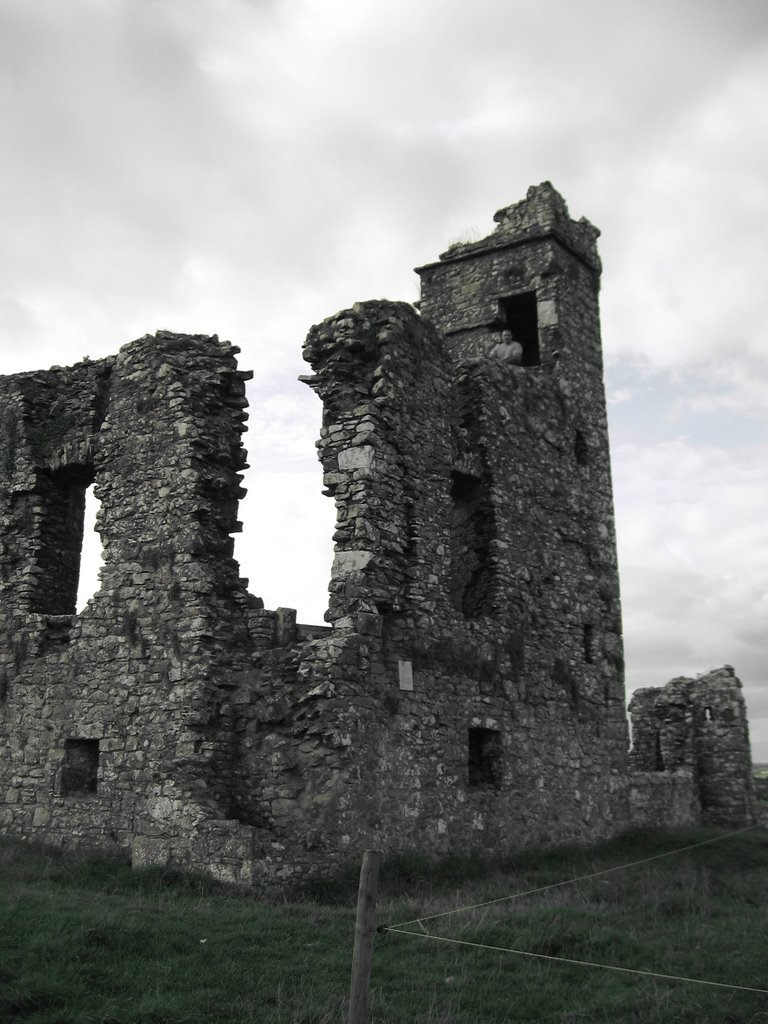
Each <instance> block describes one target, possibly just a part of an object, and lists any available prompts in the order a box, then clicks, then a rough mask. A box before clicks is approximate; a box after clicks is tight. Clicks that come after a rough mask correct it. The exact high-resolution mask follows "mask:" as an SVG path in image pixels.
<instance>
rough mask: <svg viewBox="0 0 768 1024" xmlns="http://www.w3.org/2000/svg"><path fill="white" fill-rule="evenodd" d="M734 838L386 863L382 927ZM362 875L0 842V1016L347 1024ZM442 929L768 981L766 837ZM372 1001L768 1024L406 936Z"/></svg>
mask: <svg viewBox="0 0 768 1024" xmlns="http://www.w3.org/2000/svg"><path fill="white" fill-rule="evenodd" d="M725 835H726V833H725V831H724V830H717V829H700V828H686V829H663V830H662V829H659V830H644V831H641V832H640V831H638V832H634V833H629V834H627V835H625V836H622V837H619V838H618V839H615V840H612V841H610V842H606V843H602V844H599V845H597V846H592V847H576V846H573V847H559V848H555V849H550V850H538V851H525V852H521V853H518V854H514V855H509V856H507V857H503V858H499V859H496V860H493V861H491V860H488V859H481V858H478V857H449V858H443V859H440V860H434V859H430V858H426V857H423V856H419V855H400V856H397V857H389V858H386V859H385V862H384V865H383V869H382V877H381V882H380V893H379V905H378V910H377V923H378V924H384V925H388V924H395V923H398V922H402V921H407V920H410V919H411V918H414V917H420V918H424V917H426V916H428V915H430V914H439V913H443V912H444V911H446V910H452V909H455V908H459V907H463V906H466V905H469V904H476V903H479V902H482V901H484V900H488V899H495V898H498V897H500V896H506V895H508V894H510V893H514V892H519V891H521V890H527V889H530V888H535V887H537V886H540V885H548V884H551V883H553V882H558V881H562V880H565V879H568V878H572V877H574V876H577V875H583V874H587V873H590V872H592V871H596V870H601V869H603V868H606V867H611V866H614V865H620V864H624V863H626V862H628V861H633V860H637V859H640V858H643V857H649V856H653V855H654V854H656V853H660V852H664V851H665V850H670V849H674V848H676V847H679V846H685V845H687V844H689V843H693V842H698V841H701V840H702V839H707V838H712V837H715V836H725ZM356 876H357V865H350V866H349V867H348V868H346V869H345V870H342V871H340V872H339V874H338V875H336V876H335V877H333V878H328V879H324V880H322V881H316V882H313V883H312V884H311V885H308V886H306V887H304V888H303V889H301V890H300V891H297V890H294V891H292V893H291V894H290V896H286V895H281V894H279V893H274V892H273V893H264V892H261V893H259V892H251V891H245V890H237V889H233V888H231V887H227V886H224V885H221V884H218V883H215V882H211V881H209V880H207V879H205V878H202V877H200V876H190V875H184V874H182V873H180V872H177V871H164V870H158V869H153V870H150V871H131V870H130V868H129V867H128V866H127V865H126V864H124V863H123V862H121V861H119V860H116V859H111V858H106V857H96V858H77V857H74V856H71V855H65V854H62V853H59V852H56V851H51V850H46V849H42V848H39V847H34V846H31V845H29V844H22V843H19V842H15V841H11V840H3V841H0V1022H3V1024H5V1022H13V1024H212V1022H228V1024H246V1022H248V1024H341V1022H343V1021H345V1020H346V1015H345V1007H346V997H347V993H348V986H349V973H350V965H351V949H352V938H353V929H354V912H355V911H354V908H355V897H356V887H357V877H356ZM426 927H427V928H428V930H429V931H430V932H431V933H432V934H436V935H440V936H447V937H451V938H454V939H460V940H464V941H470V942H477V943H482V944H485V945H495V946H503V947H513V948H516V949H522V950H527V951H529V952H535V953H540V954H543V955H546V956H559V957H567V958H570V959H577V960H591V961H596V962H599V963H607V964H614V965H617V966H626V967H632V968H637V969H641V970H649V971H659V972H662V973H665V974H674V975H683V976H688V977H694V978H703V979H706V980H711V981H722V982H730V983H732V984H735V985H745V986H752V987H755V988H768V939H767V938H766V936H768V831H766V830H765V829H757V830H754V831H750V832H745V833H742V834H741V835H738V836H733V837H731V838H723V839H722V841H719V842H717V843H714V844H710V845H707V846H701V847H698V848H697V849H694V850H690V851H688V852H685V853H681V854H678V855H675V856H672V857H668V858H664V859H661V860H657V861H653V862H651V863H648V864H645V865H640V866H637V867H633V868H627V869H626V870H622V871H617V872H613V873H611V874H607V875H604V876H601V877H599V878H595V879H591V880H588V881H583V882H578V883H576V884H574V885H569V886H564V887H560V888H556V889H551V890H550V891H548V892H544V893H539V894H536V895H531V896H526V897H523V898H521V899H516V900H510V901H506V902H503V903H497V904H494V905H492V906H489V907H484V908H479V909H476V910H471V911H462V912H461V913H457V914H451V915H449V916H445V917H442V918H439V919H436V920H434V921H431V922H427V924H426ZM416 930H418V927H417V928H416ZM371 1001H372V1012H371V1024H502V1022H509V1024H513V1022H514V1024H527V1022H531V1024H533V1022H537V1024H544V1022H547V1024H550V1022H551V1024H555V1022H557V1024H584V1022H604V1024H644V1022H679V1024H694V1022H695V1024H761V1022H762V1024H768V995H758V994H752V993H746V992H734V991H730V990H727V989H716V988H708V987H705V986H699V985H691V984H684V983H679V982H671V981H664V980H660V979H653V978H638V977H635V976H632V975H626V974H619V973H614V972H610V971H602V970H596V969H592V968H585V967H577V966H574V965H569V964H564V963H558V962H552V961H547V960H540V959H532V958H529V957H522V956H516V955H512V954H508V953H498V952H493V951H490V950H485V949H474V948H471V947H466V946H457V945H448V944H443V943H441V942H437V941H435V940H433V939H429V938H426V937H423V936H422V937H415V936H407V935H402V934H396V933H393V932H386V933H384V934H381V935H379V936H377V939H376V946H375V951H374V959H373V974H372V1000H371Z"/></svg>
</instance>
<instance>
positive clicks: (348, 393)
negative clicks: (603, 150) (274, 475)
mask: <svg viewBox="0 0 768 1024" xmlns="http://www.w3.org/2000/svg"><path fill="white" fill-rule="evenodd" d="M496 221H497V224H498V227H497V229H496V230H495V231H494V232H493V233H492V234H491V235H489V236H488V238H485V239H483V240H481V241H479V242H476V243H472V244H471V245H463V246H456V247H453V248H451V249H450V250H449V251H448V252H447V253H444V254H443V256H442V257H441V258H440V260H439V261H438V262H436V263H432V264H429V265H427V266H425V267H422V268H420V270H419V273H420V275H421V278H422V300H421V303H420V310H419V311H417V309H415V308H414V307H412V306H409V305H407V304H405V303H397V302H385V301H379V302H366V303H360V304H357V305H355V306H353V307H352V308H350V309H348V310H345V311H343V312H341V313H338V314H336V315H335V316H332V317H330V318H329V319H327V320H325V321H324V322H323V323H321V324H319V325H317V326H315V327H313V328H312V329H311V330H310V332H309V334H308V336H307V340H306V343H305V348H304V355H305V358H306V359H307V361H308V362H309V363H310V364H311V366H312V370H313V373H312V374H311V375H307V376H306V377H304V378H303V379H304V380H305V381H306V383H308V384H309V385H310V386H311V387H312V388H313V389H314V391H315V392H316V393H317V394H318V395H319V396H320V397H321V399H322V401H323V425H322V429H321V436H320V440H319V442H318V454H319V457H320V460H321V462H322V465H323V480H324V486H325V489H326V493H327V494H328V495H329V496H330V497H332V498H333V499H334V501H335V503H336V510H337V522H336V531H335V534H334V541H335V558H334V563H333V568H332V577H331V581H330V588H329V608H328V612H327V615H326V620H327V624H326V625H325V626H302V625H298V624H297V623H296V613H295V612H294V611H292V610H291V609H287V608H278V609H276V610H269V609H265V608H264V606H263V602H262V601H261V600H260V599H259V598H257V597H255V596H253V595H252V594H250V593H249V592H248V589H247V582H248V581H246V580H243V579H241V578H240V576H239V569H238V566H237V563H236V562H235V560H234V558H233V542H232V534H233V533H235V532H237V531H238V530H239V529H240V524H239V523H238V521H237V505H238V501H239V499H240V498H241V497H242V496H243V494H244V493H245V492H244V490H243V488H242V470H243V469H244V468H245V465H246V463H245V459H246V455H245V451H244V449H243V446H242V436H241V435H242V433H243V431H244V429H245V426H244V424H245V419H246V412H245V407H246V400H245V381H246V380H247V379H248V378H249V377H250V373H247V372H242V371H239V370H238V369H237V365H236V360H235V356H236V354H237V351H238V350H237V349H236V348H233V347H232V346H231V345H230V344H229V343H227V342H222V341H219V339H218V338H217V337H216V336H213V337H207V336H203V335H182V334H173V333H170V332H167V331H160V332H158V333H157V334H156V335H154V336H150V335H147V336H145V337H143V338H140V339H138V340H137V341H134V342H132V343H130V344H128V345H125V346H124V347H123V348H122V349H121V350H120V351H119V352H118V354H117V355H116V356H114V357H112V358H109V359H105V360H100V361H98V362H92V361H88V360H86V361H84V362H82V363H80V364H78V365H76V366H74V367H69V368H61V367H53V368H51V369H50V370H48V371H44V372H43V371H41V372H37V373H26V374H17V375H15V376H12V377H0V408H1V409H2V414H1V416H0V830H1V831H3V832H6V833H9V834H15V835H20V836H24V837H27V838H34V839H38V840H42V841H46V842H50V843H54V844H57V845H61V846H79V847H99V848H104V849H114V850H121V851H123V852H125V853H127V854H128V855H130V856H131V858H132V860H133V863H134V864H136V865H143V864H166V863H170V864H176V865H181V866H188V867H194V868H198V869H202V870H206V871H208V872H210V873H212V874H214V875H216V876H217V877H220V878H223V879H228V880H231V881H237V882H246V883H251V882H258V881H262V880H276V879H279V880H287V879H290V878H292V877H297V876H306V875H307V874H309V873H311V872H314V871H319V870H325V869H327V867H328V866H329V865H330V864H333V863H337V862H338V860H339V858H340V857H341V858H344V857H356V856H357V855H358V853H359V851H360V850H361V849H364V848H366V847H371V846H374V847H378V848H380V849H382V850H384V851H392V850H398V849H406V848H414V847H419V848H421V849H423V850H428V851H433V852H438V851H449V850H467V849H484V850H489V851H495V850H498V849H500V848H509V847H513V846H520V845H523V844H526V843H534V842H552V841H556V840H560V839H566V838H575V839H589V838H595V837H598V836H603V835H608V834H611V833H614V832H616V831H618V830H620V829H622V828H624V827H626V825H627V824H629V823H630V820H631V817H630V802H631V804H632V807H633V808H634V813H635V815H636V817H637V820H638V821H640V820H642V821H646V822H649V823H650V822H651V821H653V818H654V815H655V814H658V815H660V816H661V818H662V820H670V821H671V820H675V821H678V820H679V821H684V820H696V819H697V818H698V816H699V815H702V816H703V817H704V819H705V820H711V821H726V820H727V821H736V820H739V821H740V820H747V818H748V817H749V814H750V807H751V806H752V805H751V804H750V803H749V800H750V799H751V798H750V796H749V792H750V791H749V789H748V786H749V782H748V779H747V776H745V771H746V770H747V769H746V767H745V766H746V764H747V761H745V747H744V743H745V742H746V724H745V719H744V716H743V702H742V704H741V705H739V700H740V695H739V694H738V682H737V681H736V682H735V683H734V682H733V678H732V673H731V675H730V676H728V672H727V671H726V670H722V671H721V673H719V674H715V675H716V677H717V678H714V677H713V679H712V681H711V683H710V682H702V681H698V682H696V683H695V685H694V684H693V682H692V681H690V680H682V681H677V682H676V683H675V685H674V686H672V684H670V685H671V686H672V689H671V690H670V689H669V688H668V689H667V690H665V691H645V694H653V695H652V696H643V695H642V694H641V695H637V696H636V697H635V701H634V702H633V726H634V738H635V746H634V750H633V754H632V759H633V765H634V768H635V769H636V771H635V772H634V773H633V774H632V775H631V776H630V774H629V773H628V760H627V747H628V734H627V722H626V716H625V712H624V703H623V698H624V687H623V659H622V640H621V611H620V601H619V585H618V570H617V564H616V548H615V538H614V526H613V508H612V494H611V477H610V462H609V452H608V437H607V426H606V416H605V400H604V394H603V383H602V357H601V345H600V333H599V310H598V292H599V275H600V261H599V258H598V256H597V250H596V245H595V241H596V238H597V234H598V232H597V230H596V229H595V228H594V227H593V226H592V225H590V224H589V223H588V222H587V221H584V220H581V221H578V222H576V221H572V220H571V218H570V216H569V214H568V211H567V208H566V206H565V203H564V201H563V200H562V198H561V197H560V196H559V195H558V194H557V192H555V190H554V189H553V188H552V186H551V185H549V184H548V183H544V184H543V185H540V186H537V187H536V188H533V189H531V190H529V193H528V196H527V198H526V199H525V200H524V201H523V202H522V203H518V204H516V205H514V206H511V207H508V208H506V209H504V210H501V211H500V212H499V213H498V214H497V215H496ZM505 328H509V329H511V330H512V331H513V333H514V334H515V335H516V337H517V338H518V339H519V340H520V342H521V345H522V348H523V357H522V359H521V361H520V364H519V365H516V364H512V363H509V362H504V361H502V360H500V359H498V358H497V357H496V355H495V354H494V351H493V349H494V346H495V344H496V342H497V341H498V340H499V338H500V336H501V331H502V330H503V329H505ZM91 485H93V487H94V491H95V494H96V496H97V497H98V498H99V499H100V501H101V508H100V512H99V516H98V521H97V529H98V531H99V533H100V536H101V541H102V546H103V557H104V564H103V567H102V569H101V575H100V588H99V590H98V592H97V593H96V594H95V595H94V596H93V597H92V598H91V600H90V601H89V602H88V604H87V606H86V608H85V609H83V610H81V611H80V612H79V613H76V609H75V596H76V592H77V579H78V573H79V560H80V548H81V541H82V529H83V509H84V500H85V493H86V490H87V488H88V487H89V486H91ZM723 672H725V676H728V678H725V676H723ZM673 691H674V692H673ZM659 709H661V711H660V710H659ZM659 715H661V718H660V717H659ZM660 723H661V724H660ZM659 751H661V753H660V754H659ZM746 751H747V754H746V756H747V758H748V745H747V747H746ZM659 756H660V757H661V759H662V761H663V767H664V768H665V769H669V770H665V771H663V772H659V771H657V768H658V767H659V765H658V763H657V760H658V757H659ZM651 762H653V763H651ZM745 787H746V788H745ZM740 801H741V802H740Z"/></svg>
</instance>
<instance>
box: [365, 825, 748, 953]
mask: <svg viewBox="0 0 768 1024" xmlns="http://www.w3.org/2000/svg"><path fill="white" fill-rule="evenodd" d="M759 827H760V826H759V825H747V826H746V827H745V828H738V829H736V830H735V831H734V832H728V833H726V835H724V836H715V837H714V838H713V839H704V840H702V841H701V842H699V843H690V844H689V845H688V846H679V847H677V848H676V849H674V850H667V851H666V852H665V853H655V854H653V856H651V857H643V858H642V860H632V861H629V862H628V863H627V864H617V865H616V866H615V867H612V868H604V869H603V870H602V871H593V872H591V874H588V875H579V876H577V877H576V878H567V879H566V880H565V881H563V882H552V883H551V884H550V885H541V886H539V887H538V888H537V889H526V890H525V891H523V892H515V893H512V894H511V895H510V896H500V897H499V898H498V899H495V900H484V901H483V902H482V903H472V904H470V905H469V906H466V907H455V908H454V909H453V910H443V911H441V912H440V913H439V914H428V915H426V916H424V917H414V918H412V919H411V920H410V921H400V922H398V923H397V924H391V925H386V926H384V927H383V928H381V929H380V930H381V931H394V930H395V929H398V928H405V927H406V925H409V924H418V925H420V926H421V927H423V922H424V921H435V920H437V918H438V917H450V916H451V914H462V913H464V912H465V911H468V910H478V909H479V908H481V907H490V906H493V904H495V903H507V902H508V901H509V900H519V899H522V897H523V896H534V895H536V893H540V892H547V891H548V890H549V889H558V888H560V887H562V886H564V885H574V884H575V883H576V882H586V881H588V880H589V879H590V878H599V877H600V875H609V874H611V872H613V871H625V870H626V869H627V868H636V867H638V865H640V864H648V863H650V862H651V861H652V860H661V859H662V857H672V856H673V855H674V854H676V853H685V851H686V850H695V849H696V847H697V846H709V845H710V844H711V843H719V842H721V841H722V840H723V839H730V838H731V836H737V835H740V834H741V833H742V832H751V831H752V829H755V828H759ZM413 934H414V935H418V934H419V933H418V932H414V933H413ZM425 934H429V933H428V932H426V930H425Z"/></svg>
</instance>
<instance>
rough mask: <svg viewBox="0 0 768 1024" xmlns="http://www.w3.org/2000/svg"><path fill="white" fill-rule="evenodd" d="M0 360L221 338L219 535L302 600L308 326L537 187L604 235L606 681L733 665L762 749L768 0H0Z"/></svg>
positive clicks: (285, 600) (766, 599)
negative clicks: (161, 337)
mask: <svg viewBox="0 0 768 1024" xmlns="http://www.w3.org/2000/svg"><path fill="white" fill-rule="evenodd" d="M0 82H1V86H0V110H1V111H2V114H1V117H2V124H1V125H0V140H2V141H1V142H0V145H1V146H2V179H1V183H0V188H1V189H2V193H1V195H0V214H1V215H2V232H3V244H2V246H0V261H2V262H1V265H0V352H1V354H2V365H1V366H0V372H3V373H14V372H17V371H20V370H31V369H38V368H47V367H48V366H50V365H51V364H53V363H58V364H68V363H72V362H77V361H78V360H80V359H81V358H82V357H83V356H85V355H88V356H90V357H92V358H99V357H101V356H105V355H108V354H111V353H113V352H115V351H116V350H117V348H118V347H119V346H120V345H122V344H124V343H125V342H127V341H130V340H132V339H133V338H136V337H139V336H140V335H142V334H145V333H148V332H153V331H154V330H156V329H157V328H169V329H171V330H177V331H188V332H208V333H214V332H217V333H218V334H219V335H220V336H221V337H224V338H228V339H229V340H231V341H232V342H233V343H235V344H237V345H239V346H240V347H241V348H242V355H241V356H240V360H241V365H242V366H243V367H244V368H252V369H254V370H255V372H256V379H255V381H254V382H253V386H252V387H251V390H250V400H251V419H250V430H249V433H248V435H247V438H246V440H247V444H248V447H249V450H250V456H251V458H250V461H251V465H252V467H253V468H252V469H251V470H250V472H249V474H248V479H247V480H246V483H247V485H248V487H249V496H248V498H247V499H246V500H245V501H244V502H243V505H242V511H241V519H243V521H244V523H245V532H244V534H243V536H242V537H240V538H238V541H237V555H238V557H239V559H240V561H241V564H242V567H243V574H244V575H246V576H248V577H250V580H251V589H252V590H253V591H254V592H255V593H257V594H260V595H261V596H262V597H263V598H264V600H265V603H266V604H267V606H268V607H276V606H278V605H286V606H290V607H297V608H298V611H299V618H300V620H302V621H305V622H307V621H309V622H311V621H315V622H319V621H321V620H322V614H323V611H324V609H325V605H326V589H327V582H328V579H329V576H330V563H331V559H332V548H331V540H330V537H331V533H332V529H333V518H334V511H333V503H332V501H330V500H329V499H327V498H323V497H322V496H321V494H320V490H321V471H320V466H319V464H318V463H317V462H316V460H315V449H314V441H315V439H316V437H317V433H318V430H319V420H320V405H319V402H318V401H317V399H316V398H315V397H314V396H313V394H312V393H311V392H310V391H309V389H308V388H307V387H306V386H304V385H302V384H300V383H298V382H297V381H296V377H297V375H298V374H299V373H302V372H306V369H307V368H306V367H305V366H304V364H303V363H302V362H301V343H302V340H303V338H304V336H305V334H306V332H307V329H308V328H309V326H310V325H311V324H313V323H316V322H317V321H319V320H321V319H323V318H325V317H326V316H329V315H331V314H332V313H334V312H336V311H337V310H338V309H340V308H343V307H346V306H349V305H351V304H352V303H353V302H355V301H358V300H362V299H368V298H382V297H386V298H393V299H405V300H407V301H413V300H415V299H416V298H418V287H417V278H416V276H415V275H414V274H413V272H412V269H411V268H412V267H414V266H416V265H419V264H421V263H424V262H427V261H429V260H432V259H434V258H436V256H437V255H438V254H439V253H440V252H442V251H443V250H444V249H445V248H446V247H447V245H448V244H449V243H450V242H452V241H456V240H457V239H462V238H470V237H480V236H483V235H486V234H488V233H489V232H490V231H491V230H492V229H493V227H494V225H493V222H492V216H493V213H494V211H495V210H496V209H498V208H499V207H501V206H505V205H508V204H509V203H512V202H515V201H517V200H519V199H522V198H523V197H524V195H525V192H526V190H527V188H528V186H529V185H531V184H537V183H539V182H541V181H543V180H547V179H548V180H550V181H552V183H553V184H554V185H555V187H556V188H557V189H559V191H560V192H561V193H562V194H563V195H564V197H565V199H566V201H567V202H568V205H569V207H570V211H571V215H572V216H574V217H575V218H579V217H581V216H586V217H588V218H589V219H590V220H591V221H592V222H593V223H595V224H596V225H597V226H598V227H599V228H600V229H601V230H602V232H603V234H602V238H601V240H600V248H601V254H602V257H603V262H604V265H605V272H604V275H603V291H602V311H603V338H604V347H605V357H606V385H607V391H608V399H609V403H610V406H609V409H610V420H611V446H612V457H613V472H614V481H615V490H616V513H617V528H618V536H619V558H620V566H621V578H622V593H623V607H624V628H625V641H626V658H627V684H628V689H630V690H631V689H633V688H635V687H637V686H644V685H656V684H663V683H664V682H666V681H667V680H668V679H670V678H672V677H673V676H676V675H690V674H697V673H699V672H703V671H707V670H708V669H710V668H714V667H716V666H719V665H722V664H723V663H729V664H732V665H733V666H734V667H735V669H736V672H737V674H738V675H739V676H740V677H741V679H742V681H743V682H744V685H745V693H746V697H747V702H748V707H749V712H750V720H751V729H752V738H753V751H754V755H755V758H756V759H757V760H762V761H768V664H767V660H768V659H766V633H767V630H766V624H767V620H768V585H767V582H766V581H767V579H768V516H766V507H767V506H768V500H767V499H768V471H767V470H766V467H767V466H768V431H767V430H766V425H767V423H768V403H767V400H766V395H768V286H767V285H766V267H767V265H768V260H767V259H766V257H767V255H768V253H767V249H768V241H767V240H768V4H766V3H765V0H736V2H734V0H728V2H725V0H643V3H639V2H638V0H581V2H575V0H539V2H537V3H535V4H532V3H530V2H528V0H526V2H525V3H523V2H521V0H472V2H471V3H470V2H469V0H453V2H450V0H387V2H386V3H384V2H383V0H377V2H373V0H67V2H66V3H62V2H61V0H0Z"/></svg>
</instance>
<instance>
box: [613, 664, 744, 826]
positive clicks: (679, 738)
mask: <svg viewBox="0 0 768 1024" xmlns="http://www.w3.org/2000/svg"><path fill="white" fill-rule="evenodd" d="M629 713H630V719H631V723H632V746H631V748H630V753H629V766H630V772H631V773H630V801H631V805H630V806H631V814H632V820H633V823H635V824H647V825H653V824H656V821H657V816H658V810H657V807H658V804H659V802H660V797H659V794H658V790H659V787H665V788H666V789H667V791H668V793H669V794H670V795H671V799H672V800H673V801H674V803H675V804H676V808H675V815H676V816H678V817H679V818H680V819H681V820H683V821H686V820H693V821H701V822H702V823H704V824H713V825H736V826H738V825H747V824H752V823H753V822H754V821H755V816H756V813H757V804H756V797H755V780H754V777H753V775H752V761H751V758H750V751H749V728H748V725H747V712H746V707H745V705H744V698H743V696H742V694H741V683H740V682H739V680H738V679H737V678H736V676H735V674H734V671H733V669H732V668H731V666H730V665H725V666H724V667H723V668H721V669H716V670H715V671H713V672H708V673H707V674H706V675H702V676H699V677H698V678H696V679H687V678H685V677H683V676H681V677H680V678H679V679H673V680H672V681H671V682H669V683H667V685H666V686H662V687H659V686H651V687H648V688H647V689H644V690H636V691H635V693H634V694H633V696H632V700H631V701H630V702H629ZM691 782H693V785H691ZM669 799H670V797H669V796H667V797H666V800H667V801H668V800H669ZM667 813H668V814H669V811H668V812H667Z"/></svg>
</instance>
